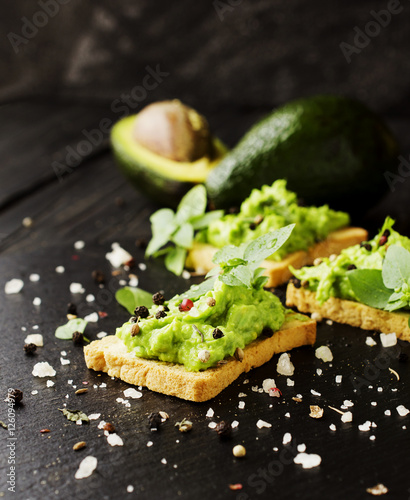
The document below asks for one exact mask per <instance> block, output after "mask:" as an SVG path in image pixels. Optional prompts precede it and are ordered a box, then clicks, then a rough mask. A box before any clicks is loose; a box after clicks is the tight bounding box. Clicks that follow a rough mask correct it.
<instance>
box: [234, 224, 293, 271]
mask: <svg viewBox="0 0 410 500" xmlns="http://www.w3.org/2000/svg"><path fill="white" fill-rule="evenodd" d="M294 227H295V224H289V226H285V227H282V228H281V229H277V230H276V231H271V232H270V233H267V234H264V235H262V236H259V238H257V239H256V240H253V241H251V242H250V243H249V244H248V246H247V247H246V249H245V252H244V255H243V258H244V259H246V260H247V261H248V262H250V263H257V264H260V263H261V262H262V261H264V260H265V259H266V258H267V257H270V256H271V255H272V254H273V253H275V252H276V251H277V250H279V248H280V247H281V246H282V245H283V244H284V243H285V242H286V240H287V239H288V238H289V236H290V234H291V233H292V231H293V228H294Z"/></svg>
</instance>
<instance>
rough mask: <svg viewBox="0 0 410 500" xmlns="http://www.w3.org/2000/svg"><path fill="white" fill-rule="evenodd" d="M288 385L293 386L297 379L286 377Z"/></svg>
mask: <svg viewBox="0 0 410 500" xmlns="http://www.w3.org/2000/svg"><path fill="white" fill-rule="evenodd" d="M286 385H287V386H288V387H293V386H294V385H295V381H294V380H292V379H290V378H288V379H286Z"/></svg>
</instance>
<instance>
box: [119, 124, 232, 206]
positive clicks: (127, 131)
mask: <svg viewBox="0 0 410 500" xmlns="http://www.w3.org/2000/svg"><path fill="white" fill-rule="evenodd" d="M136 116H137V115H132V116H128V117H126V118H123V119H122V120H120V121H119V122H117V123H116V124H115V125H114V127H113V128H112V130H111V145H112V149H113V152H114V157H115V159H116V161H117V163H118V166H119V168H120V170H121V171H122V172H123V174H124V175H125V176H126V177H127V179H128V180H129V181H130V182H131V183H132V184H133V185H134V186H135V187H136V188H137V189H139V190H140V191H142V192H143V193H144V194H146V195H147V196H149V197H150V198H152V199H153V200H155V201H157V202H159V203H160V204H162V205H167V206H171V207H175V206H177V205H178V203H179V201H180V200H181V198H182V196H183V195H184V194H185V193H186V192H187V191H189V189H191V188H192V186H193V185H195V184H201V183H203V182H205V180H206V178H207V177H208V174H209V172H210V171H211V170H212V169H213V168H215V167H216V165H217V164H218V163H219V162H220V160H221V159H222V158H223V156H225V154H226V153H227V148H226V146H225V145H224V144H223V143H222V142H221V141H220V140H219V139H217V138H216V137H213V138H212V145H213V148H212V149H213V157H212V158H209V157H208V156H204V157H202V158H200V159H199V160H196V161H193V162H191V163H189V162H180V161H174V160H170V159H168V158H164V157H163V156H160V155H158V154H156V153H153V152H152V151H150V150H149V149H147V148H146V147H144V146H141V145H140V144H139V143H138V142H137V141H136V140H135V139H134V134H133V127H134V123H135V119H136Z"/></svg>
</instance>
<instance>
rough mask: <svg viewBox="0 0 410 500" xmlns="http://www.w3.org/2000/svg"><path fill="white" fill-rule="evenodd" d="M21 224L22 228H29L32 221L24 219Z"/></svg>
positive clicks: (27, 218)
mask: <svg viewBox="0 0 410 500" xmlns="http://www.w3.org/2000/svg"><path fill="white" fill-rule="evenodd" d="M21 223H22V224H23V226H24V227H31V226H32V225H33V219H32V218H31V217H24V219H23V220H22V221H21Z"/></svg>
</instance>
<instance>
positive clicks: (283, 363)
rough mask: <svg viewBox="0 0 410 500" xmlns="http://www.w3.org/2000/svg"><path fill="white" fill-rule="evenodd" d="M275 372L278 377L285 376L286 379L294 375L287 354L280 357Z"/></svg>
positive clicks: (292, 366) (293, 368)
mask: <svg viewBox="0 0 410 500" xmlns="http://www.w3.org/2000/svg"><path fill="white" fill-rule="evenodd" d="M276 370H277V372H278V373H279V375H285V376H287V377H291V376H292V375H293V374H294V373H295V367H294V365H293V363H292V361H291V360H290V356H289V354H288V353H287V352H284V353H283V354H281V355H280V357H279V360H278V364H277V365H276Z"/></svg>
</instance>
